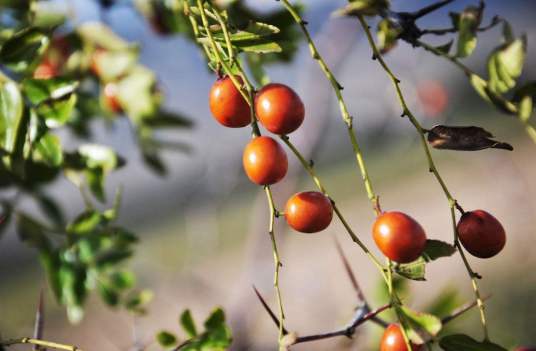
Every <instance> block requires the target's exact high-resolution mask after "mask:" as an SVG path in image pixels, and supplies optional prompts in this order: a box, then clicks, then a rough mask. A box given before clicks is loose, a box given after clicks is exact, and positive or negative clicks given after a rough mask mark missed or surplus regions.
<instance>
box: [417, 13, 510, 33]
mask: <svg viewBox="0 0 536 351" xmlns="http://www.w3.org/2000/svg"><path fill="white" fill-rule="evenodd" d="M501 22H502V19H501V18H500V17H499V16H493V18H492V19H491V21H490V23H489V24H488V25H487V26H483V27H480V28H477V29H476V30H477V32H485V31H487V30H489V29H491V28H493V27H495V26H496V25H498V24H499V23H501ZM457 31H458V29H456V28H454V27H452V28H443V29H423V30H422V31H421V34H422V35H426V34H432V35H445V34H450V33H456V32H457Z"/></svg>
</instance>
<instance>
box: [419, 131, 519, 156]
mask: <svg viewBox="0 0 536 351" xmlns="http://www.w3.org/2000/svg"><path fill="white" fill-rule="evenodd" d="M491 138H493V135H492V134H491V133H490V132H488V131H486V130H485V129H483V128H480V127H474V126H471V127H450V126H443V125H438V126H435V127H434V128H432V129H431V130H429V131H428V143H429V144H430V145H432V146H433V147H434V148H436V149H447V150H458V151H478V150H484V149H489V148H494V149H503V150H510V151H512V150H513V147H512V146H511V145H510V144H507V143H503V142H499V141H496V140H493V139H491Z"/></svg>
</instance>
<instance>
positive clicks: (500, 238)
mask: <svg viewBox="0 0 536 351" xmlns="http://www.w3.org/2000/svg"><path fill="white" fill-rule="evenodd" d="M457 229H458V237H459V238H460V241H461V242H462V245H463V247H465V249H466V250H467V251H469V253H470V254H471V255H473V256H476V257H479V258H490V257H493V256H495V255H496V254H498V253H499V252H501V250H502V249H503V247H504V245H505V244H506V233H505V232H504V228H503V226H502V225H501V223H500V222H499V221H498V220H497V218H495V217H493V216H492V215H491V214H489V213H488V212H486V211H483V210H475V211H471V212H465V213H464V214H463V215H462V217H461V218H460V221H459V222H458V226H457Z"/></svg>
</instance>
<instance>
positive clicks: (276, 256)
mask: <svg viewBox="0 0 536 351" xmlns="http://www.w3.org/2000/svg"><path fill="white" fill-rule="evenodd" d="M197 6H198V8H199V12H200V16H201V21H202V23H203V27H204V29H205V31H206V32H207V36H208V39H209V42H210V44H211V46H212V50H213V51H214V55H215V56H216V58H217V60H218V62H219V63H220V64H221V65H222V67H223V69H224V70H225V73H226V74H227V75H228V76H229V78H230V79H231V81H232V82H233V84H234V86H235V87H236V88H237V89H238V90H239V91H240V92H241V94H242V95H243V97H244V99H245V100H246V101H247V102H248V104H249V106H250V109H251V114H252V122H251V126H252V134H253V136H254V137H256V136H260V135H261V133H260V130H259V127H258V125H257V119H256V118H255V111H254V89H253V87H252V85H251V83H250V81H249V80H248V79H247V76H246V74H245V73H244V71H243V70H242V67H240V65H238V64H237V68H238V70H239V71H240V76H241V77H243V81H244V84H245V85H246V89H247V94H245V93H244V91H243V89H242V86H241V85H240V84H239V82H238V80H237V79H236V77H235V76H234V74H233V72H232V71H231V68H230V67H229V65H228V64H227V62H226V61H225V60H223V58H222V56H221V54H220V52H219V50H218V46H217V45H216V42H215V40H214V37H213V36H212V33H211V31H210V28H209V25H208V20H207V17H206V14H205V11H204V7H203V1H202V0H197ZM209 6H211V5H210V3H209ZM214 12H217V10H215V9H214ZM190 17H192V16H190ZM217 18H218V21H219V23H220V25H221V27H222V30H224V29H223V28H225V30H224V31H225V32H226V31H227V25H226V23H225V22H224V21H223V19H222V18H221V16H217ZM193 23H194V22H192V24H193ZM227 36H228V35H227ZM229 44H230V40H229ZM229 50H230V52H232V51H233V48H232V45H229ZM230 56H231V57H233V55H232V54H230ZM235 63H238V61H236V60H235ZM265 192H266V197H267V201H268V205H269V211H270V220H269V229H268V232H269V235H270V240H271V242H272V252H273V257H274V265H275V271H274V289H275V291H276V296H277V304H278V311H279V316H278V318H279V337H278V340H279V344H280V345H281V341H282V339H283V336H284V333H283V330H284V325H283V320H284V318H285V315H284V309H283V302H282V298H281V289H280V287H279V271H280V268H281V266H282V264H281V260H280V256H279V250H278V248H277V242H276V239H275V233H274V222H275V218H276V215H277V210H276V209H275V205H274V201H273V196H272V191H271V189H270V186H269V185H266V186H265Z"/></svg>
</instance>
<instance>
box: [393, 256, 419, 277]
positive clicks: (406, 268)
mask: <svg viewBox="0 0 536 351" xmlns="http://www.w3.org/2000/svg"><path fill="white" fill-rule="evenodd" d="M394 270H395V272H396V273H397V274H400V275H401V276H403V277H404V278H408V279H411V280H419V281H422V280H426V278H425V273H426V261H425V260H424V258H423V257H419V258H418V259H417V260H415V261H413V262H410V263H404V264H397V265H395V266H394Z"/></svg>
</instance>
